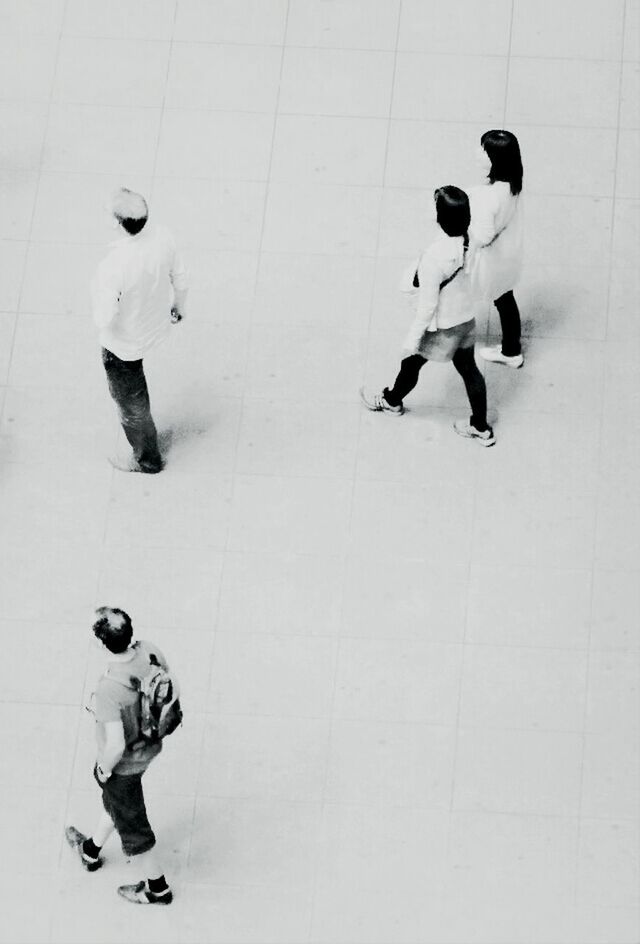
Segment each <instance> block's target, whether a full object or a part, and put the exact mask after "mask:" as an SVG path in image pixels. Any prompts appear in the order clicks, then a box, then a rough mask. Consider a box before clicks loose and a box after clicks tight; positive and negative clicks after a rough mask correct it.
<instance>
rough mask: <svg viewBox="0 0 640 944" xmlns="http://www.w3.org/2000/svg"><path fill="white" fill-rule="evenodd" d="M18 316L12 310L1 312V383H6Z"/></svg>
mask: <svg viewBox="0 0 640 944" xmlns="http://www.w3.org/2000/svg"><path fill="white" fill-rule="evenodd" d="M16 320H17V316H16V315H14V314H13V313H12V312H8V311H3V312H0V340H1V342H2V343H1V344H0V383H3V384H4V383H6V380H7V376H8V374H9V364H10V363H11V351H12V346H13V336H14V333H15V330H16Z"/></svg>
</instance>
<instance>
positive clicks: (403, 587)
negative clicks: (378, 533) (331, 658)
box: [342, 537, 467, 644]
mask: <svg viewBox="0 0 640 944" xmlns="http://www.w3.org/2000/svg"><path fill="white" fill-rule="evenodd" d="M363 544H364V547H363V548H362V549H361V552H360V554H358V553H354V554H352V555H351V556H350V557H349V558H348V559H347V562H346V567H345V589H344V608H343V615H342V625H343V634H344V635H345V636H349V637H354V638H365V639H386V640H415V641H416V642H418V643H423V642H424V643H425V644H426V643H458V642H461V641H462V639H463V636H464V620H465V588H466V585H467V567H466V566H465V565H464V564H462V563H457V564H448V563H442V562H436V563H435V564H433V563H428V564H427V563H425V562H424V560H409V559H403V560H402V564H401V566H398V562H397V558H396V557H394V554H393V549H391V548H389V547H388V546H387V542H386V537H385V539H384V540H383V541H381V540H378V541H375V542H373V543H372V544H371V545H369V546H367V545H366V543H365V542H363Z"/></svg>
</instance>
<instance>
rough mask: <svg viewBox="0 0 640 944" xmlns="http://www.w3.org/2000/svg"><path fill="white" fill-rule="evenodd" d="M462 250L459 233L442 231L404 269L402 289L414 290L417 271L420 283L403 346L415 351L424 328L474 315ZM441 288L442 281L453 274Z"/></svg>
mask: <svg viewBox="0 0 640 944" xmlns="http://www.w3.org/2000/svg"><path fill="white" fill-rule="evenodd" d="M464 263H465V253H464V241H463V238H462V236H447V235H446V233H442V234H441V235H440V236H439V238H438V239H436V240H435V242H433V243H432V244H431V245H430V246H429V248H428V249H426V250H425V251H424V252H423V253H422V255H421V257H420V259H419V260H418V262H417V263H416V264H414V265H413V266H411V268H410V269H408V270H407V272H406V274H405V277H404V279H403V282H402V285H401V289H402V290H403V291H405V292H411V291H413V290H414V289H413V278H414V275H415V273H416V269H417V272H418V281H419V283H420V287H419V288H418V289H415V292H416V293H417V296H418V303H417V308H416V315H415V318H414V320H413V324H412V325H411V328H410V329H409V333H408V334H407V337H406V339H405V343H404V348H403V349H404V350H405V351H408V352H410V353H412V354H413V353H416V351H417V350H418V347H419V345H420V340H421V338H422V336H423V334H424V332H425V331H437V330H438V329H439V328H453V327H455V325H459V324H464V323H465V322H467V321H471V319H472V318H473V310H472V302H471V295H470V285H469V277H468V275H467V272H466V271H465V268H464ZM454 273H456V274H455V276H454V278H453V279H452V280H451V281H450V282H449V283H448V284H447V285H445V286H444V287H443V288H442V289H441V288H440V286H441V285H442V283H443V282H444V281H445V280H446V279H448V278H450V277H451V276H452V275H454Z"/></svg>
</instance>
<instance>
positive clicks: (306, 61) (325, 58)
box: [278, 47, 393, 118]
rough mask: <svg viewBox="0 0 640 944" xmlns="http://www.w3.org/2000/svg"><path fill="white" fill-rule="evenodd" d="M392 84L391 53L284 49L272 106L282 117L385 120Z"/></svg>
mask: <svg viewBox="0 0 640 944" xmlns="http://www.w3.org/2000/svg"><path fill="white" fill-rule="evenodd" d="M392 80H393V53H391V52H385V51H379V52H370V51H359V50H353V49H347V50H344V49H299V48H293V47H288V48H287V49H286V50H285V54H284V63H283V69H282V79H281V84H280V99H279V102H278V107H279V110H280V111H281V112H283V113H284V114H296V115H351V116H354V117H355V116H360V117H363V118H386V117H388V115H389V106H390V102H391V87H392Z"/></svg>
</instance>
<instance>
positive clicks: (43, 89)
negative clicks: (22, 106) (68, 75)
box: [0, 14, 57, 102]
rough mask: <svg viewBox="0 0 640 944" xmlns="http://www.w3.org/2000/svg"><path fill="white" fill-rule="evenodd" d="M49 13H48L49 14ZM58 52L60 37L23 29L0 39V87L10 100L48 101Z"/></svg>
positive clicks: (4, 35) (4, 95) (6, 99)
mask: <svg viewBox="0 0 640 944" xmlns="http://www.w3.org/2000/svg"><path fill="white" fill-rule="evenodd" d="M45 16H46V14H45ZM56 54H57V37H56V36H55V35H53V34H51V35H46V34H45V35H38V34H35V33H34V34H31V33H28V32H21V33H20V34H19V37H18V39H17V40H16V38H15V37H14V36H11V35H9V34H3V35H2V38H1V39H0V88H1V89H2V97H3V99H4V100H5V101H10V102H48V101H49V97H50V91H51V82H52V79H53V75H54V70H55V63H56Z"/></svg>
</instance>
